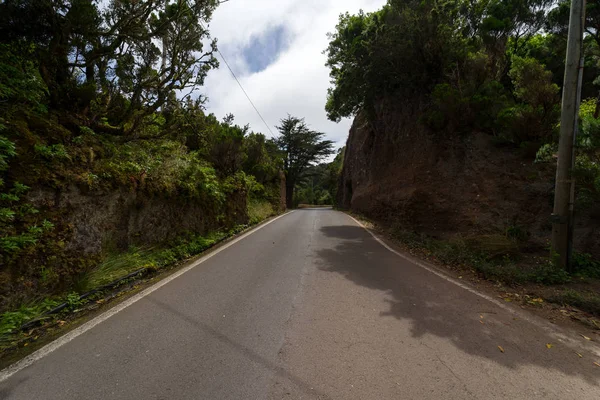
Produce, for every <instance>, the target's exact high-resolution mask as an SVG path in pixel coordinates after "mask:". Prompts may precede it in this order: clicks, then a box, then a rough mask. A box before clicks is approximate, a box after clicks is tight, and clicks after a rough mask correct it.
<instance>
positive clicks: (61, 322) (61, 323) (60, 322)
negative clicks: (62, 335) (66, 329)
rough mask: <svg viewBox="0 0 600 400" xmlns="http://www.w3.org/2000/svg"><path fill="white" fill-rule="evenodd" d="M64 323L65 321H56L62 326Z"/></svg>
mask: <svg viewBox="0 0 600 400" xmlns="http://www.w3.org/2000/svg"><path fill="white" fill-rule="evenodd" d="M66 323H67V322H66V321H58V326H63V325H64V324H66Z"/></svg>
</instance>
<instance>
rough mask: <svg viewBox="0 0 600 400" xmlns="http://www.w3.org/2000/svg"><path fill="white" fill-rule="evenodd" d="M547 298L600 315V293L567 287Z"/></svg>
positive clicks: (553, 301)
mask: <svg viewBox="0 0 600 400" xmlns="http://www.w3.org/2000/svg"><path fill="white" fill-rule="evenodd" d="M547 300H548V301H550V302H552V303H557V304H563V305H565V304H568V305H570V306H574V307H577V308H579V309H581V310H585V311H587V312H590V313H592V314H594V315H600V293H594V292H583V291H577V290H573V289H565V290H562V291H560V292H558V293H556V294H554V295H551V296H548V298H547ZM598 328H600V327H598Z"/></svg>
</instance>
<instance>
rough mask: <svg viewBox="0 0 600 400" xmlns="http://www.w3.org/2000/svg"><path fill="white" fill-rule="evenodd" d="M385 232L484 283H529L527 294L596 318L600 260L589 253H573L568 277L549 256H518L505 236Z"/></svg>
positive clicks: (599, 305) (599, 304)
mask: <svg viewBox="0 0 600 400" xmlns="http://www.w3.org/2000/svg"><path fill="white" fill-rule="evenodd" d="M389 233H390V234H391V236H392V237H393V238H394V239H396V240H398V241H399V242H401V243H403V244H404V245H406V246H407V247H408V248H410V249H411V250H416V251H417V252H419V253H421V254H423V255H425V256H426V257H430V258H434V259H435V260H437V261H440V262H441V263H442V264H444V265H448V266H453V267H454V266H456V267H459V268H469V269H471V270H473V271H476V272H478V273H479V274H480V275H481V276H482V277H483V278H484V279H487V280H491V281H495V282H499V283H503V284H507V285H509V286H514V285H529V286H527V290H529V291H530V292H532V293H537V294H536V296H538V297H543V298H544V299H545V300H546V301H548V302H551V303H555V304H560V305H570V306H573V307H576V308H578V309H580V310H582V311H585V312H588V313H591V314H593V315H596V316H600V293H599V292H597V290H596V291H595V290H594V287H598V281H597V279H598V278H600V262H598V261H596V260H594V259H593V258H592V257H591V256H590V255H587V254H578V253H576V254H575V255H574V258H573V261H574V269H575V271H576V272H574V273H573V274H569V273H568V272H567V271H565V270H564V269H562V268H559V267H558V266H556V265H555V263H553V262H552V260H551V259H550V257H535V256H532V255H524V254H522V253H520V251H519V240H518V239H515V238H514V237H510V236H509V235H481V236H474V237H471V238H468V239H465V238H460V237H458V238H455V239H452V240H439V239H434V238H431V237H428V236H425V235H418V234H415V233H413V232H407V231H404V230H402V229H399V228H392V229H390V230H389ZM531 284H534V285H531ZM535 284H539V285H544V286H547V288H544V287H541V286H539V285H535ZM561 285H562V286H561ZM567 285H568V286H567ZM544 293H545V294H544Z"/></svg>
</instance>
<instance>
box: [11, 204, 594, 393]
mask: <svg viewBox="0 0 600 400" xmlns="http://www.w3.org/2000/svg"><path fill="white" fill-rule="evenodd" d="M547 343H550V344H552V347H551V348H547V346H546V344H547ZM498 346H501V347H502V348H503V349H504V352H501V351H500V350H499V348H498ZM577 353H580V354H581V355H582V356H583V357H582V358H580V357H579V356H578V355H577ZM594 361H598V362H600V350H599V348H598V347H597V346H596V345H595V344H594V343H593V342H589V341H586V340H585V339H583V338H579V337H578V336H577V335H576V333H575V332H565V331H561V330H556V329H554V328H552V327H551V326H549V324H545V323H544V322H543V321H541V320H538V319H537V318H536V317H530V316H528V315H527V314H524V312H519V313H517V314H515V313H514V312H512V311H511V310H510V309H507V307H506V306H504V305H503V304H499V303H498V302H493V301H490V300H489V299H486V298H484V297H481V296H479V295H478V294H476V293H474V292H473V291H469V290H467V289H465V288H463V287H461V286H458V285H457V284H455V283H453V282H451V281H448V280H447V279H444V278H443V277H441V276H439V275H438V274H435V273H433V272H431V271H429V270H427V269H425V268H423V267H421V266H418V265H415V264H414V263H412V262H410V261H408V260H406V259H404V258H402V257H400V256H398V255H397V254H394V253H392V252H391V251H389V250H388V249H387V248H385V247H384V246H383V245H382V244H380V243H378V242H377V241H376V240H375V239H374V238H373V237H372V236H371V235H370V233H369V232H367V231H366V230H364V229H363V228H361V227H359V226H358V225H357V224H356V223H355V222H354V221H353V220H352V219H351V218H349V217H348V216H346V215H345V214H342V213H339V212H336V211H332V210H298V211H295V212H293V213H291V214H288V215H285V216H283V217H281V218H279V219H278V220H276V221H274V222H272V223H270V224H268V225H266V226H264V227H262V228H261V229H259V230H257V231H255V232H254V233H252V234H250V235H248V236H247V237H245V238H243V239H242V240H240V241H238V242H236V243H234V244H232V245H231V246H229V247H228V248H226V249H224V250H222V251H220V252H219V253H218V254H215V255H214V256H213V257H211V258H209V259H207V260H206V261H204V262H202V263H201V264H199V265H197V266H196V267H194V268H192V269H190V270H189V271H187V272H185V273H184V274H182V275H181V276H179V277H177V278H175V279H173V280H172V281H170V282H168V283H167V284H165V285H164V286H162V287H160V288H158V289H157V290H155V291H153V292H152V293H150V294H148V295H147V296H145V297H142V298H140V299H139V300H138V301H136V302H134V303H133V304H131V305H129V306H128V307H126V308H124V309H122V310H121V311H120V312H117V313H115V314H114V315H112V316H111V317H110V318H107V319H106V320H104V321H103V322H100V323H99V324H97V325H95V326H94V327H93V328H91V329H89V330H87V331H85V332H84V333H82V334H81V335H79V336H77V337H75V338H74V339H72V340H70V341H68V340H67V341H66V343H64V344H63V345H62V346H61V347H59V348H58V349H56V350H55V351H53V352H51V353H49V354H47V355H45V356H44V357H41V358H40V359H38V360H37V361H35V362H33V364H32V365H29V366H28V367H26V368H23V369H22V370H20V371H18V372H16V373H14V374H13V375H12V376H10V377H8V378H7V379H5V380H4V381H3V382H1V383H0V399H23V400H25V399H26V400H35V399H40V400H52V399H102V400H106V399H144V400H145V399H376V400H381V399H441V398H443V399H461V400H463V399H475V398H478V399H537V398H539V399H594V400H598V399H600V367H596V366H594V365H593V362H594ZM3 376H4V377H6V371H5V372H4V375H2V374H0V379H1V378H2V377H3Z"/></svg>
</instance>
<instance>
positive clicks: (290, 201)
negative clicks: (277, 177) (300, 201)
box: [285, 181, 294, 209]
mask: <svg viewBox="0 0 600 400" xmlns="http://www.w3.org/2000/svg"><path fill="white" fill-rule="evenodd" d="M285 205H286V207H287V208H288V209H290V208H294V184H293V183H292V182H289V181H287V182H286V183H285Z"/></svg>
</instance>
